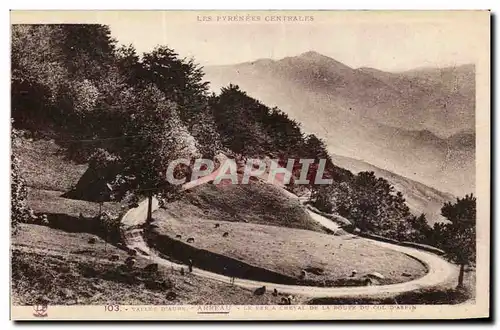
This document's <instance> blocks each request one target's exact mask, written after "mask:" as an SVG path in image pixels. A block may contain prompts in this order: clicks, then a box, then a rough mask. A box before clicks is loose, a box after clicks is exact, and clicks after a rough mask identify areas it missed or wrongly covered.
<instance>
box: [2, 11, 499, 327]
mask: <svg viewBox="0 0 500 330" xmlns="http://www.w3.org/2000/svg"><path fill="white" fill-rule="evenodd" d="M489 34H490V12H488V11H440V12H437V11H435V12H433V11H427V12H423V11H422V12H420V11H413V12H411V11H405V12H398V11H383V12H373V11H359V12H356V11H350V12H348V11H345V12H343V11H303V12H302V11H95V12H92V11H81V12H77V11H75V12H57V11H54V12H49V11H46V12H44V11H38V12H29V11H12V12H11V26H10V38H11V40H10V61H11V72H10V88H11V90H10V93H11V94H10V96H11V101H10V102H11V108H10V119H11V122H10V128H11V132H10V137H11V142H10V144H11V155H10V157H11V158H10V160H11V166H10V170H11V173H10V187H11V216H10V233H11V234H10V257H11V264H10V268H11V274H10V277H11V282H10V289H11V306H12V310H11V317H12V319H14V320H23V319H29V320H47V319H48V320H63V319H71V320H102V319H115V320H116V319H124V318H127V319H136V320H141V319H149V320H163V319H168V320H204V319H207V318H210V319H217V320H238V319H239V320H244V319H251V320H256V319H260V320H277V319H280V320H283V319H285V320H292V319H293V320H295V319H303V320H307V319H326V320H335V319H345V318H348V319H362V318H386V319H400V318H406V319H410V318H432V319H440V318H443V319H449V318H467V317H488V316H489V306H488V304H489V280H490V279H489V271H490V265H489V246H490V245H489V240H490V236H489V226H490V214H489V212H490V208H489V203H490V202H489V198H490V195H489V194H490V186H489V184H490V183H489V182H490V176H489V175H490V174H489V162H490V158H489V157H490V155H489V153H490V147H489V144H490V133H489V129H490V128H489V127H490V126H489V125H490V103H489V102H490V97H489V93H490V91H489V88H490V81H489V76H490V62H489V56H490V53H489V52H490V49H489V47H490V44H489V43H490V35H489Z"/></svg>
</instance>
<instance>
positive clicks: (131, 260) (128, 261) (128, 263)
mask: <svg viewBox="0 0 500 330" xmlns="http://www.w3.org/2000/svg"><path fill="white" fill-rule="evenodd" d="M135 263H136V260H135V258H134V257H128V258H127V259H125V266H127V267H128V268H132V267H134V265H135Z"/></svg>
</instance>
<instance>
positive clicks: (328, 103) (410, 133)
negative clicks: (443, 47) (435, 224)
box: [205, 52, 475, 195]
mask: <svg viewBox="0 0 500 330" xmlns="http://www.w3.org/2000/svg"><path fill="white" fill-rule="evenodd" d="M205 73H206V76H205V77H206V79H207V81H209V82H210V83H211V88H212V89H213V90H214V91H218V90H219V89H220V87H223V86H227V85H228V84H229V83H233V84H237V85H239V86H240V87H241V88H242V89H243V90H245V91H247V92H248V94H249V95H250V96H252V97H255V98H257V99H259V100H261V101H262V102H263V103H265V104H267V105H269V106H278V107H279V108H280V109H282V110H283V111H285V112H286V113H288V114H289V115H290V116H291V117H292V118H294V119H295V120H297V121H298V122H300V123H301V124H302V126H303V128H304V130H305V131H306V132H308V133H315V134H316V135H318V136H319V137H320V138H322V139H324V140H325V142H326V143H327V145H328V147H329V151H330V152H331V153H333V154H337V155H343V156H346V157H351V158H356V159H361V160H364V161H366V162H368V163H370V164H373V165H375V166H377V167H379V168H383V169H386V170H388V171H391V172H394V173H397V174H399V175H402V176H404V177H407V178H409V179H412V180H416V181H419V182H422V183H424V184H426V185H429V186H432V187H434V188H436V189H438V190H440V191H447V192H450V193H453V194H455V195H463V194H465V193H470V192H473V191H474V189H475V188H474V185H475V134H474V129H475V100H474V95H475V79H474V77H475V68H474V66H473V65H463V66H458V67H455V68H441V69H428V68H424V69H416V70H410V71H405V72H399V73H391V72H384V71H380V70H377V69H371V68H359V69H353V68H351V67H349V66H347V65H345V64H343V63H341V62H338V61H336V60H334V59H332V58H330V57H328V56H325V55H322V54H319V53H317V52H306V53H304V54H301V55H299V56H295V57H286V58H283V59H281V60H271V59H260V60H256V61H253V62H246V63H240V64H236V65H227V66H213V67H207V68H205Z"/></svg>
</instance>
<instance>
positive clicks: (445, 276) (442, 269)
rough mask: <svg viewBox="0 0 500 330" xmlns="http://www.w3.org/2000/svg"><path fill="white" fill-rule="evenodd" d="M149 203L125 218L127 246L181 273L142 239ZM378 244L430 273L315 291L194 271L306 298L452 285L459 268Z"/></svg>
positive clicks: (319, 218) (316, 217)
mask: <svg viewBox="0 0 500 330" xmlns="http://www.w3.org/2000/svg"><path fill="white" fill-rule="evenodd" d="M147 208H148V201H147V200H145V201H143V202H141V203H140V204H139V206H138V207H136V208H134V209H130V210H129V211H128V212H127V213H126V214H125V215H124V216H123V218H122V226H123V227H124V235H125V243H126V244H127V246H128V247H129V248H132V249H133V248H135V249H137V250H139V251H140V252H142V255H141V253H139V254H138V255H140V256H141V257H143V258H148V259H150V260H151V261H152V262H155V263H158V264H160V265H164V266H167V267H169V268H174V269H178V270H180V268H186V267H187V266H186V265H182V264H177V263H174V262H171V261H168V260H165V259H163V258H161V257H159V256H157V255H156V254H155V253H154V251H151V249H150V248H149V247H148V245H147V244H146V242H145V241H144V238H143V236H142V231H141V230H140V229H138V226H140V225H142V224H143V223H144V222H145V221H146V216H147ZM157 208H158V201H157V200H156V199H154V198H153V211H154V210H156V209H157ZM308 212H310V214H311V216H312V218H313V219H314V220H315V221H318V222H319V223H321V225H323V226H325V227H327V228H329V229H331V230H332V231H335V230H337V229H338V228H339V227H338V226H337V224H335V223H334V222H332V221H331V220H329V219H326V218H324V217H322V216H321V215H318V214H316V213H314V212H311V211H309V210H308ZM371 241H372V242H373V243H374V244H377V245H379V246H382V247H384V248H387V249H392V250H394V251H398V252H401V253H405V254H407V255H408V256H410V257H413V258H415V259H417V260H419V261H420V262H421V263H423V264H424V265H425V266H426V268H427V270H428V272H427V274H426V275H424V276H423V277H421V278H418V279H415V280H412V281H409V282H404V283H397V284H389V285H376V286H360V287H314V286H300V285H285V284H277V283H268V282H261V281H253V280H248V279H241V278H235V279H234V282H233V281H232V279H231V278H230V277H227V276H224V275H221V274H217V273H213V272H209V271H206V270H203V269H199V268H193V274H194V275H197V276H201V277H205V278H209V279H212V280H217V281H220V282H225V283H233V284H234V285H237V286H240V287H243V288H247V289H256V288H258V287H261V286H264V285H265V286H266V287H267V288H268V289H274V288H276V289H277V290H278V291H279V292H281V293H285V294H299V295H302V296H306V297H315V298H321V297H357V296H358V297H359V296H362V297H380V296H384V297H385V296H395V295H398V294H401V293H405V292H410V291H414V290H417V289H422V288H431V287H437V286H442V285H445V284H446V283H449V282H450V279H452V278H453V277H454V275H455V273H456V268H455V267H454V266H453V265H451V264H450V263H448V262H446V261H445V260H444V259H442V258H440V257H438V256H437V255H434V254H432V253H428V252H425V251H421V250H417V249H413V248H409V247H404V246H400V245H394V244H389V243H384V242H379V241H375V240H371Z"/></svg>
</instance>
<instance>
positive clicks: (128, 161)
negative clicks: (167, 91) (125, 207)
mask: <svg viewBox="0 0 500 330" xmlns="http://www.w3.org/2000/svg"><path fill="white" fill-rule="evenodd" d="M127 98H128V99H127V100H126V102H125V104H127V106H128V109H127V110H128V111H126V112H125V113H124V114H126V116H125V118H123V121H125V128H124V136H129V137H130V139H127V140H128V143H126V144H124V145H123V148H121V149H120V150H117V152H118V154H119V159H120V161H121V163H122V167H121V171H120V180H117V181H116V183H117V184H119V185H121V186H122V189H125V190H130V191H137V192H138V193H142V194H145V195H147V197H148V200H149V203H148V220H150V219H151V209H152V207H151V206H152V198H153V195H154V194H157V193H162V194H163V195H167V196H177V195H178V193H179V192H180V186H179V185H173V184H171V183H169V182H168V180H167V169H168V166H169V164H170V162H171V161H173V160H175V159H179V158H190V157H191V156H192V155H194V154H195V153H196V147H195V146H194V139H193V138H192V136H191V135H190V134H189V133H188V132H187V129H186V128H185V126H184V125H183V124H182V122H181V121H180V119H179V117H178V115H177V111H176V104H175V103H172V102H170V101H169V100H167V99H166V98H165V97H164V95H163V93H162V92H161V91H159V90H158V89H157V88H155V87H153V88H147V89H140V90H135V91H133V92H131V93H129V95H128V96H127ZM124 101H125V100H124ZM123 187H124V188H123Z"/></svg>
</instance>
